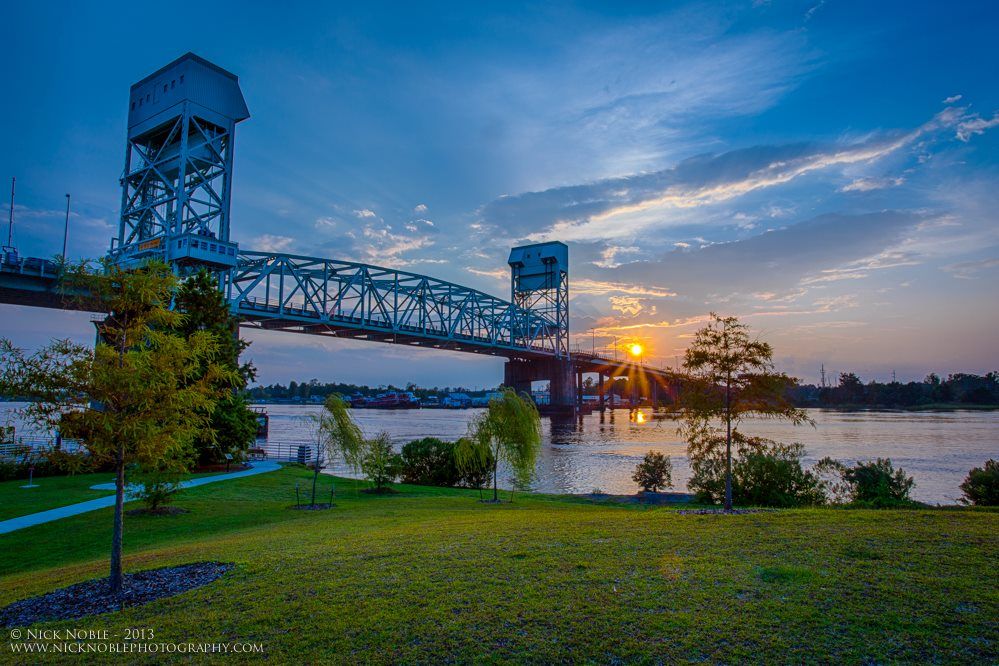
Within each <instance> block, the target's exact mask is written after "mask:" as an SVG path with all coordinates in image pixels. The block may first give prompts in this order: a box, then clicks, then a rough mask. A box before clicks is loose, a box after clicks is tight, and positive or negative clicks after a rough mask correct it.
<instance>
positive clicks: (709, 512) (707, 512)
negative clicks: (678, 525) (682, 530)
mask: <svg viewBox="0 0 999 666" xmlns="http://www.w3.org/2000/svg"><path fill="white" fill-rule="evenodd" d="M773 511H776V509H730V510H728V511H726V510H725V509H680V510H679V511H677V513H679V514H681V515H684V516H713V515H715V514H718V515H723V516H741V515H743V514H746V513H771V512H773Z"/></svg>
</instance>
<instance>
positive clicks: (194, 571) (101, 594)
mask: <svg viewBox="0 0 999 666" xmlns="http://www.w3.org/2000/svg"><path fill="white" fill-rule="evenodd" d="M234 566H235V565H233V564H226V563H223V562H195V563H194V564H184V565H181V566H178V567H163V568H162V569H150V570H148V571H139V572H137V573H133V574H127V575H126V576H125V580H124V589H123V594H122V597H121V599H118V598H116V597H112V596H111V595H110V594H109V585H108V579H107V578H98V579H95V580H88V581H85V582H83V583H77V584H76V585H70V586H69V587H64V588H62V589H61V590H56V591H55V592H49V593H48V594H43V595H41V596H38V597H31V598H30V599H22V600H21V601H15V602H14V603H12V604H11V605H9V606H6V607H4V608H0V627H23V626H28V625H31V624H34V623H36V622H45V621H49V620H72V619H75V618H78V617H87V616H90V615H100V614H102V613H110V612H113V611H117V610H121V608H122V607H125V606H141V605H142V604H146V603H149V602H150V601H155V600H156V599H163V598H165V597H172V596H174V595H177V594H181V593H182V592H187V591H188V590H193V589H195V588H198V587H202V586H203V585H208V584H209V583H211V582H213V581H216V580H218V579H219V578H221V577H222V576H223V575H224V574H225V573H226V572H227V571H229V570H230V569H232V568H233V567H234Z"/></svg>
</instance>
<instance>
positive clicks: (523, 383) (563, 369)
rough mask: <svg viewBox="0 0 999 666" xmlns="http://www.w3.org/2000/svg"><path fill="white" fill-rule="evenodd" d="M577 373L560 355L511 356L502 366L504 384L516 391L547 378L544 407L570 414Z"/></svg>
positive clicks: (572, 406) (528, 391)
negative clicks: (546, 404) (540, 356)
mask: <svg viewBox="0 0 999 666" xmlns="http://www.w3.org/2000/svg"><path fill="white" fill-rule="evenodd" d="M575 380H576V373H575V372H574V371H573V368H572V364H570V363H568V362H567V361H562V360H560V359H518V358H512V359H510V360H508V361H507V362H506V365H505V366H504V368H503V384H504V385H506V386H509V387H511V388H513V389H514V390H515V391H517V392H518V393H519V392H522V391H524V392H527V393H530V391H531V382H536V381H548V391H549V395H550V401H549V405H548V407H547V408H545V410H544V411H552V412H564V413H569V414H571V413H572V412H573V411H574V410H575V403H576V397H577V395H576V394H577V392H576V387H575Z"/></svg>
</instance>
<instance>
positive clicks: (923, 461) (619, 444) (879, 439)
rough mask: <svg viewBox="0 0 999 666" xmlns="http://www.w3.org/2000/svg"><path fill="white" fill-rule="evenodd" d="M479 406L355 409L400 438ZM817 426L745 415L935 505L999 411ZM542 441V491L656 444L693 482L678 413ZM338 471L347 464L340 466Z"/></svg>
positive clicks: (594, 483) (998, 444) (625, 481)
mask: <svg viewBox="0 0 999 666" xmlns="http://www.w3.org/2000/svg"><path fill="white" fill-rule="evenodd" d="M316 409H317V408H315V407H308V406H300V405H267V411H268V413H269V414H270V418H271V425H270V435H269V439H268V445H269V446H271V447H273V448H276V449H277V448H280V449H284V450H287V448H288V447H289V446H291V445H297V444H298V443H301V442H305V441H307V440H308V429H307V427H306V426H305V425H304V423H303V419H302V416H303V415H304V414H305V413H306V412H308V411H314V410H316ZM478 411H480V410H474V409H471V410H444V409H422V410H405V411H383V410H371V409H368V410H355V411H354V415H355V418H356V420H357V422H358V424H359V425H360V426H361V428H362V430H363V431H364V432H365V434H367V435H374V434H376V433H378V432H382V431H384V432H386V433H388V435H389V436H390V437H391V438H392V440H393V442H395V443H396V444H397V446H400V447H401V446H402V444H405V443H406V442H408V441H410V440H412V439H417V438H420V437H440V438H442V439H457V438H458V437H460V436H462V435H463V434H465V432H466V431H467V429H468V422H469V420H470V419H471V418H472V417H473V416H474V415H475V414H476V413H477V412H478ZM808 412H809V416H810V417H811V418H812V419H813V420H814V421H815V427H814V428H813V427H811V426H797V427H795V426H791V425H788V424H784V423H775V422H773V421H748V422H746V423H744V425H743V429H744V430H745V431H746V432H749V433H752V434H756V435H761V436H765V437H770V438H772V439H776V440H778V441H783V442H800V443H802V444H803V445H804V446H805V452H806V454H805V461H804V462H805V464H806V466H808V465H811V464H813V463H815V462H816V461H818V460H819V459H820V458H823V457H825V456H831V457H832V458H835V459H837V460H841V461H843V462H847V463H853V462H855V461H857V460H869V459H873V458H879V457H880V458H891V460H892V462H893V463H894V464H895V466H896V467H902V468H904V469H905V470H906V472H907V473H909V474H910V475H911V476H912V477H913V478H914V479H915V481H916V485H915V487H914V488H913V490H912V496H913V498H915V499H918V500H920V501H923V502H928V503H931V504H953V503H955V502H956V501H957V499H958V498H959V497H960V496H961V490H960V488H959V486H960V484H961V482H962V481H963V480H964V478H965V476H966V475H967V474H968V471H969V470H970V469H971V468H972V467H981V466H982V465H983V464H984V463H985V461H986V460H987V459H989V458H999V412H981V411H978V412H976V411H958V412H892V411H865V412H839V411H830V410H819V409H812V410H808ZM542 433H543V435H544V445H543V447H542V451H541V456H540V460H539V461H538V467H537V476H536V479H535V482H534V484H533V488H534V489H535V490H538V491H541V492H555V493H588V492H592V491H594V490H598V489H599V490H600V491H603V492H608V493H622V494H623V493H633V492H635V491H636V490H637V487H636V485H635V483H634V482H633V481H632V480H631V475H632V473H633V472H634V469H635V465H637V464H638V462H639V461H640V460H641V459H642V456H644V455H645V453H646V452H647V451H649V450H650V449H653V450H656V451H662V452H663V453H666V454H668V455H669V456H670V458H671V459H672V461H673V480H674V485H675V488H676V489H677V490H684V489H685V488H686V483H687V480H688V479H689V478H690V467H689V465H688V462H687V457H686V446H685V445H684V443H683V442H682V441H680V439H679V438H678V437H677V435H676V425H675V423H674V422H673V421H669V420H657V419H653V418H651V417H650V412H649V411H647V410H645V411H640V412H637V413H636V412H630V413H629V411H628V410H625V409H618V410H615V411H614V412H613V413H611V412H606V413H605V414H604V415H603V416H601V415H600V413H599V412H594V413H592V414H589V415H587V416H584V417H582V419H570V420H568V421H553V420H552V419H549V418H547V417H546V418H543V419H542ZM336 471H337V472H338V473H343V472H345V471H346V470H343V469H337V470H336Z"/></svg>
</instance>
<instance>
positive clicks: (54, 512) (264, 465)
mask: <svg viewBox="0 0 999 666" xmlns="http://www.w3.org/2000/svg"><path fill="white" fill-rule="evenodd" d="M248 464H249V465H250V469H244V470H242V471H240V472H229V473H228V474H216V475H215V476H202V477H198V478H196V479H191V480H189V481H184V482H183V483H181V484H180V487H181V488H193V487H195V486H203V485H205V484H206V483H215V482H216V481H228V480H229V479H239V478H242V477H244V476H253V475H254V474H263V473H264V472H273V471H274V470H277V469H280V468H281V465H279V464H277V463H276V462H272V461H270V460H265V461H263V462H251V463H248ZM92 488H93V489H94V490H114V484H113V483H101V484H98V485H96V486H92ZM135 497H136V496H135V494H134V493H126V494H125V501H126V502H129V501H131V500H134V499H135ZM109 506H114V495H108V496H107V497H98V498H97V499H92V500H88V501H86V502H80V503H79V504H70V505H69V506H61V507H59V508H57V509H49V510H48V511H39V512H38V513H30V514H28V515H27V516H18V517H17V518H11V519H10V520H3V521H0V534H6V533H7V532H13V531H14V530H20V529H24V528H25V527H31V526H32V525H41V524H42V523H48V522H51V521H53V520H59V519H60V518H68V517H69V516H76V515H79V514H81V513H87V512H89V511H96V510H97V509H104V508H107V507H109Z"/></svg>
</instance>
